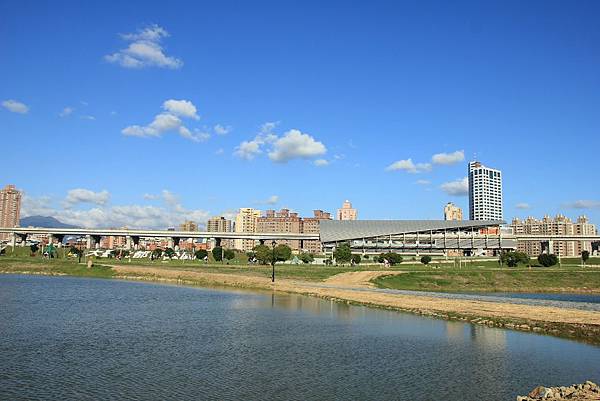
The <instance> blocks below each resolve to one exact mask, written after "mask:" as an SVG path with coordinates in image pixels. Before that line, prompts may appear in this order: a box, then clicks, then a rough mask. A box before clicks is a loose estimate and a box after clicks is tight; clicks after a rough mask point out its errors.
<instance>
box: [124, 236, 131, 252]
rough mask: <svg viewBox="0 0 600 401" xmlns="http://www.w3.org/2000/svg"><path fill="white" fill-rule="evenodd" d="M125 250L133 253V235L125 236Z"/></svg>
mask: <svg viewBox="0 0 600 401" xmlns="http://www.w3.org/2000/svg"><path fill="white" fill-rule="evenodd" d="M125 249H127V250H128V251H131V235H126V236H125Z"/></svg>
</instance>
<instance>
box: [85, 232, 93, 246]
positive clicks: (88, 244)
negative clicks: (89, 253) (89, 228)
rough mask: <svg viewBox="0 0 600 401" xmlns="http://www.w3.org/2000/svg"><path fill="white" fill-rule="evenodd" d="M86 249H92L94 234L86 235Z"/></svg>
mask: <svg viewBox="0 0 600 401" xmlns="http://www.w3.org/2000/svg"><path fill="white" fill-rule="evenodd" d="M85 249H92V236H91V235H89V234H88V235H86V236H85Z"/></svg>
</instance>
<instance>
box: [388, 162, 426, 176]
mask: <svg viewBox="0 0 600 401" xmlns="http://www.w3.org/2000/svg"><path fill="white" fill-rule="evenodd" d="M386 171H406V172H407V173H411V174H416V173H422V172H425V171H431V164H429V163H417V164H415V163H413V161H412V159H404V160H398V161H396V162H394V163H392V164H390V165H389V166H387V167H386Z"/></svg>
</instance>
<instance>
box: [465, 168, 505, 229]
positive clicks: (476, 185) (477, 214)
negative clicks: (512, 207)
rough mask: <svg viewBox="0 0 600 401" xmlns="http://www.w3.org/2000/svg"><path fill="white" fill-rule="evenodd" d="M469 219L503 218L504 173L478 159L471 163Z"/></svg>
mask: <svg viewBox="0 0 600 401" xmlns="http://www.w3.org/2000/svg"><path fill="white" fill-rule="evenodd" d="M468 177H469V219H470V220H502V219H503V213H502V173H501V172H500V170H496V169H493V168H489V167H486V166H484V165H483V164H481V163H480V162H478V161H473V162H470V163H469V176H468Z"/></svg>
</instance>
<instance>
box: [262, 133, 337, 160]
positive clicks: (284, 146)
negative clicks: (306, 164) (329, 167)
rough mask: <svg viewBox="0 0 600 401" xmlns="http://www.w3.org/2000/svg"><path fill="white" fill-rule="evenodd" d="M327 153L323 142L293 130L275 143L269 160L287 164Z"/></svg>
mask: <svg viewBox="0 0 600 401" xmlns="http://www.w3.org/2000/svg"><path fill="white" fill-rule="evenodd" d="M326 152H327V148H326V147H325V145H323V143H322V142H319V141H317V140H315V138H313V137H312V136H310V135H308V134H303V133H302V132H300V131H299V130H296V129H292V130H289V131H288V132H286V133H285V134H284V135H283V136H282V137H281V138H278V139H277V140H276V141H275V142H274V143H273V150H272V151H271V152H269V159H271V160H273V161H274V162H277V163H287V162H288V161H290V160H293V159H310V158H313V157H316V156H320V155H323V154H325V153H326Z"/></svg>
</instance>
